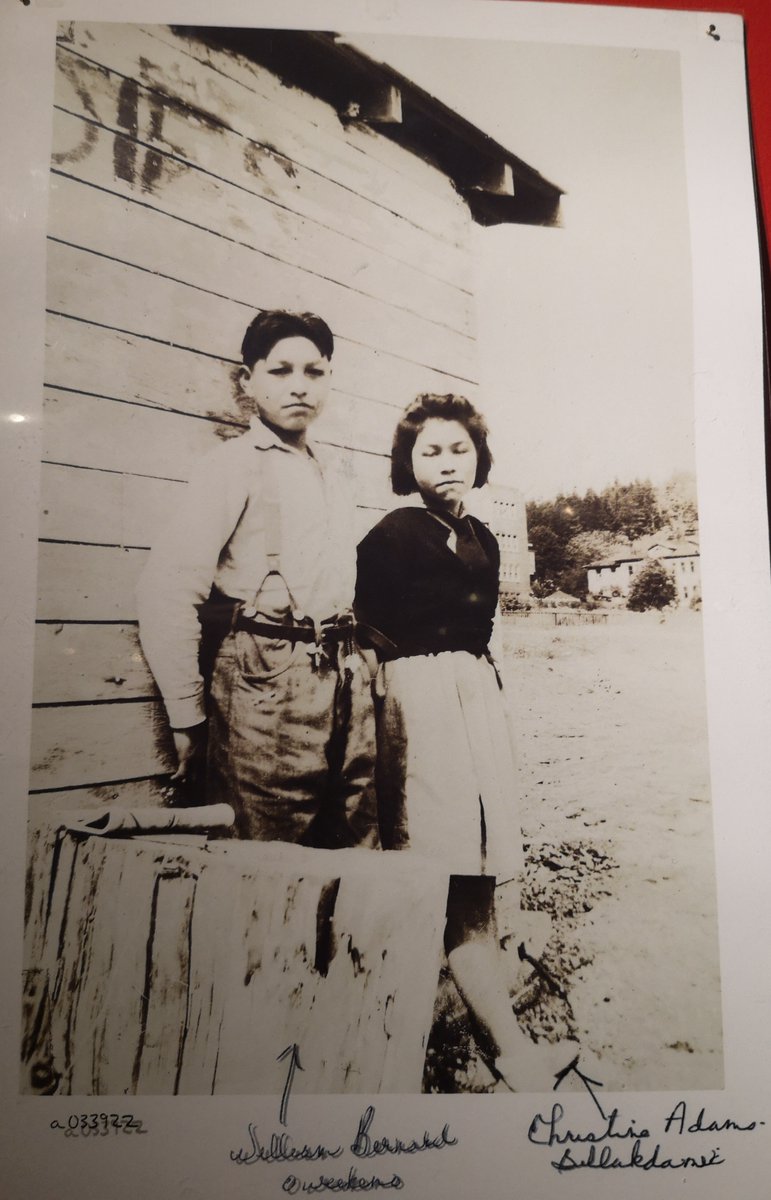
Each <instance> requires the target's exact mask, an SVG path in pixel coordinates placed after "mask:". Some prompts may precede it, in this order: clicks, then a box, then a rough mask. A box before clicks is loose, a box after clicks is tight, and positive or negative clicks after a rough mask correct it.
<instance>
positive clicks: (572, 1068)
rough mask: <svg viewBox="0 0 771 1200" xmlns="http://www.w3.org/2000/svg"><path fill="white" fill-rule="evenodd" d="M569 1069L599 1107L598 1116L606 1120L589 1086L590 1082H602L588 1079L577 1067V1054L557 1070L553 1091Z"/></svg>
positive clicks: (597, 1085)
mask: <svg viewBox="0 0 771 1200" xmlns="http://www.w3.org/2000/svg"><path fill="white" fill-rule="evenodd" d="M571 1071H572V1072H573V1074H574V1075H577V1076H578V1078H579V1079H580V1080H581V1082H582V1084H583V1085H584V1087H585V1088H586V1090H587V1092H588V1093H589V1095H590V1096H591V1098H592V1100H593V1101H594V1103H595V1104H596V1105H597V1108H598V1109H599V1113H600V1116H601V1117H602V1119H603V1121H607V1119H608V1118H607V1117H606V1116H605V1113H604V1112H603V1111H602V1105H601V1104H600V1102H599V1100H598V1099H597V1097H596V1096H595V1094H594V1092H593V1091H592V1087H591V1085H592V1084H594V1086H595V1087H604V1084H602V1083H600V1081H599V1079H590V1078H589V1076H588V1075H584V1073H583V1071H580V1070H579V1069H578V1055H576V1056H575V1058H574V1059H573V1061H572V1062H569V1063H568V1065H567V1066H566V1067H563V1068H562V1070H561V1071H559V1072H558V1074H557V1076H556V1079H557V1082H556V1083H555V1085H554V1091H555V1092H556V1090H557V1088H558V1087H559V1085H560V1084H561V1083H562V1081H563V1079H566V1078H567V1076H568V1075H569V1074H570V1072H571Z"/></svg>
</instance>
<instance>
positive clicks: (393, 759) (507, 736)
mask: <svg viewBox="0 0 771 1200" xmlns="http://www.w3.org/2000/svg"><path fill="white" fill-rule="evenodd" d="M378 685H379V692H380V695H381V708H380V714H379V721H378V804H379V809H380V822H381V833H382V836H383V844H384V846H385V847H386V848H391V849H398V850H409V849H412V850H414V851H415V852H416V853H420V854H421V855H424V856H426V857H429V858H432V859H434V860H439V861H440V862H441V863H442V864H443V866H444V867H445V868H446V869H447V871H448V873H449V874H453V875H479V874H485V875H493V876H495V877H496V878H497V880H498V882H499V883H500V882H503V881H505V880H508V879H514V878H520V877H521V874H522V869H523V849H522V830H521V826H520V814H519V801H518V793H517V777H516V767H515V757H514V747H513V737H512V730H511V727H510V722H509V714H508V711H507V708H506V703H505V697H504V694H503V691H502V688H501V684H500V681H499V678H498V674H497V672H496V670H495V668H494V667H493V665H492V663H491V662H489V661H488V660H487V659H485V658H478V657H476V656H475V655H473V654H469V653H467V652H466V651H453V652H445V653H442V654H426V655H418V656H415V657H412V658H399V659H395V660H394V661H392V662H386V663H384V664H383V665H382V666H381V668H380V674H379V679H378Z"/></svg>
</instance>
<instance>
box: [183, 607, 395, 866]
mask: <svg viewBox="0 0 771 1200" xmlns="http://www.w3.org/2000/svg"><path fill="white" fill-rule="evenodd" d="M347 649H348V651H349V652H348V653H344V652H343V646H342V645H340V644H331V645H329V646H327V647H325V648H324V649H323V650H321V651H319V650H317V649H316V648H315V647H313V646H310V647H309V645H308V644H307V643H305V642H299V641H298V642H291V641H284V640H277V639H272V638H270V637H266V636H263V635H261V634H255V633H252V632H251V631H249V630H246V629H238V628H236V629H234V630H233V631H232V632H231V633H229V634H228V635H227V637H226V638H225V639H224V641H223V642H222V644H221V646H220V649H219V652H218V654H217V658H216V660H215V663H214V671H213V675H212V681H211V689H210V696H209V750H208V787H207V792H208V797H209V802H210V803H216V802H219V801H224V802H226V803H228V804H231V805H232V806H233V808H234V810H235V813H236V831H237V834H238V836H239V837H241V838H253V839H257V840H260V841H286V842H295V843H299V844H302V845H306V846H319V847H325V848H330V849H332V848H335V847H341V846H356V845H365V846H374V845H377V843H378V831H377V806H376V800H375V789H374V765H375V719H374V711H373V702H372V685H371V676H370V671H369V667H368V665H367V663H366V661H365V660H364V657H363V655H362V654H361V653H360V652H358V651H355V652H354V653H350V645H349V646H348V647H347Z"/></svg>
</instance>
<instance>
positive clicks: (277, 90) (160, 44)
mask: <svg viewBox="0 0 771 1200" xmlns="http://www.w3.org/2000/svg"><path fill="white" fill-rule="evenodd" d="M60 46H61V48H62V50H65V51H70V52H71V53H72V55H73V56H74V55H75V54H78V55H81V56H82V57H83V58H84V59H86V60H87V61H91V62H94V63H95V64H97V65H98V66H102V67H106V68H108V69H110V70H112V71H113V72H115V73H116V74H118V75H121V76H124V77H125V78H127V79H130V80H135V81H136V84H137V88H136V95H137V96H138V94H139V88H140V87H141V88H142V89H143V90H144V89H145V88H147V89H149V90H150V91H151V92H152V93H153V97H154V103H155V105H156V106H161V107H165V106H167V105H168V106H178V107H180V106H184V107H187V108H188V110H189V113H190V117H191V120H196V119H197V120H199V121H202V122H203V123H205V124H206V125H207V126H211V125H215V126H216V125H219V126H220V127H221V128H222V129H224V130H229V131H234V132H239V133H241V135H242V136H243V137H245V138H246V139H249V140H254V141H255V142H258V144H259V143H261V144H267V146H268V147H269V148H270V149H272V150H273V151H274V153H275V155H276V158H277V160H278V163H281V161H282V159H284V160H289V161H290V162H291V163H292V164H293V165H294V166H295V168H305V169H307V170H308V171H310V172H312V173H313V175H314V176H317V177H320V178H322V179H327V180H330V181H332V182H336V183H338V184H339V185H340V186H341V187H342V188H344V189H345V190H346V191H348V192H350V193H351V194H352V195H353V196H355V197H360V198H362V199H363V200H365V201H366V202H368V203H369V204H371V205H373V206H374V207H376V208H379V209H382V210H384V213H386V214H391V215H396V216H398V217H401V218H402V221H401V224H402V226H412V227H413V228H414V229H415V230H416V231H417V232H418V234H419V235H425V234H426V233H430V234H433V236H434V237H435V239H436V241H437V243H438V245H437V251H436V252H435V256H434V257H435V260H436V269H437V271H439V270H441V269H442V267H443V268H444V269H445V270H447V266H448V264H451V263H452V261H453V259H452V255H451V254H450V253H449V252H448V246H449V247H452V246H453V245H455V246H457V247H459V251H460V252H459V256H458V257H460V258H463V257H464V254H463V252H464V251H465V248H466V236H467V226H468V214H467V212H466V209H465V206H464V205H463V203H462V201H461V200H460V197H459V196H458V195H457V194H456V193H455V192H454V190H453V188H452V186H451V185H450V184H449V182H448V180H447V179H446V178H445V177H444V176H443V175H442V174H441V173H440V172H439V171H437V170H436V169H434V168H433V167H431V166H429V165H428V164H427V163H424V162H422V161H421V160H420V159H418V158H416V157H414V156H407V155H404V154H403V153H402V152H401V151H400V150H399V149H398V147H396V146H394V145H393V144H392V143H390V142H388V141H387V140H386V139H384V138H381V137H378V136H377V135H376V134H373V131H372V130H371V129H370V128H368V127H366V126H360V125H357V124H356V123H351V122H345V123H344V122H342V121H341V120H340V119H339V117H338V115H337V114H336V113H335V112H334V111H333V109H332V108H331V107H330V106H329V105H327V104H324V103H323V102H320V101H318V100H315V99H313V98H312V97H310V96H309V95H307V94H304V93H302V92H301V91H300V90H299V89H296V88H292V87H285V86H284V85H283V84H282V83H281V81H280V80H279V79H278V77H277V76H275V75H272V74H271V73H270V72H269V71H267V70H266V69H265V68H264V67H260V66H258V65H257V64H255V63H253V62H251V61H249V60H248V59H247V58H245V57H244V56H243V55H239V54H235V53H227V54H224V53H222V52H221V51H218V50H214V49H212V48H211V47H209V46H206V45H205V44H204V43H202V42H201V41H199V40H198V39H197V38H195V37H194V36H184V35H180V34H178V33H174V32H172V31H171V30H169V29H165V28H163V27H159V26H153V27H151V28H142V27H138V26H131V27H126V26H117V27H112V28H111V27H110V26H109V25H99V26H90V27H87V26H82V25H81V26H78V27H77V28H74V29H73V31H72V34H71V36H67V35H66V34H65V36H63V37H62V38H61V39H60ZM74 90H75V89H74V88H70V89H69V103H73V102H74V103H76V104H77V102H78V101H79V100H80V101H81V102H82V101H83V97H77V95H76V94H75V96H73V92H74ZM65 95H66V94H65ZM131 99H132V101H133V97H132V98H131ZM65 103H66V101H65ZM127 107H128V111H129V112H130V113H131V115H132V116H133V113H134V108H133V103H130V104H129V105H128V106H127ZM137 107H138V106H137ZM86 111H88V110H86ZM93 115H95V114H92V116H93ZM150 115H151V114H150V111H149V109H147V110H145V112H144V113H143V114H142V120H143V126H142V128H143V131H145V132H146V133H148V134H149V135H150V137H151V138H152V137H153V135H154V134H155V132H156V129H157V127H158V124H159V121H158V119H157V118H156V120H155V122H154V123H153V124H151V122H150ZM160 124H161V127H162V121H161V122H160ZM136 125H137V128H139V113H138V111H137V114H136ZM148 140H149V139H148ZM287 174H288V175H289V173H288V172H287ZM289 178H290V179H291V175H289ZM285 186H286V185H285ZM336 198H337V197H336ZM297 202H298V203H299V201H297ZM311 202H312V201H311ZM326 219H327V220H328V221H333V220H334V217H333V216H330V215H329V214H327V216H326ZM369 220H370V221H371V220H372V217H371V216H370V218H369ZM403 236H405V237H407V236H409V235H408V234H407V232H406V229H405V230H404V233H403ZM395 240H396V241H397V243H398V240H399V239H398V237H397V238H396V239H395ZM426 241H427V239H426V238H425V236H421V240H420V246H421V247H422V248H423V249H424V250H425V247H426ZM429 245H430V243H429ZM410 257H412V255H410ZM467 262H468V260H467V257H466V263H467Z"/></svg>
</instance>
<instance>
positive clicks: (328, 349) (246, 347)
mask: <svg viewBox="0 0 771 1200" xmlns="http://www.w3.org/2000/svg"><path fill="white" fill-rule="evenodd" d="M293 337H302V338H308V340H309V341H310V342H313V344H314V346H315V347H316V349H317V350H318V352H319V354H320V355H321V357H322V358H331V357H332V354H333V353H334V349H335V340H334V338H333V337H332V330H331V329H330V328H329V326H328V325H327V323H326V321H323V320H322V319H321V317H317V316H316V314H315V313H309V312H303V313H296V312H286V311H285V310H284V309H281V308H274V309H266V310H265V311H264V312H261V313H258V314H257V316H256V317H255V318H254V320H253V321H251V322H250V324H249V327H248V329H247V331H246V333H245V334H244V340H243V342H242V343H241V357H242V358H243V360H244V366H245V367H248V368H249V370H250V371H251V369H252V367H253V366H254V364H255V363H256V362H257V361H258V360H259V359H261V358H267V357H268V355H269V354H270V352H271V350H272V349H273V347H274V346H275V344H276V342H280V341H282V340H283V339H284V338H293Z"/></svg>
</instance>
